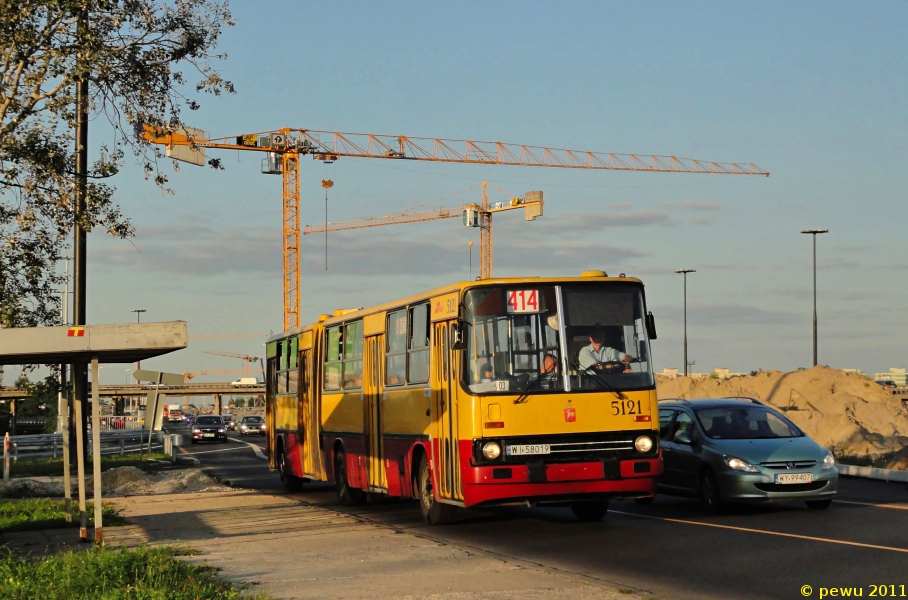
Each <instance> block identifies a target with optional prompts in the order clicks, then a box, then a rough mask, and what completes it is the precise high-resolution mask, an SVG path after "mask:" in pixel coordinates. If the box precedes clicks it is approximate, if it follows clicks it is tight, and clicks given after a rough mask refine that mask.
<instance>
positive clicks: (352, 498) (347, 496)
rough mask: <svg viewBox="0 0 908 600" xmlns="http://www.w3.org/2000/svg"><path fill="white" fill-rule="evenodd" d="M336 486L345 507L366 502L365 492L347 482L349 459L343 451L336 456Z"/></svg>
mask: <svg viewBox="0 0 908 600" xmlns="http://www.w3.org/2000/svg"><path fill="white" fill-rule="evenodd" d="M334 484H335V485H336V486H337V497H338V498H340V501H341V504H343V505H344V506H356V505H357V504H362V503H363V502H365V501H366V494H365V492H363V491H362V490H361V489H359V488H355V487H351V486H350V483H349V482H348V481H347V457H346V455H344V451H343V450H339V451H338V452H337V453H336V454H335V455H334Z"/></svg>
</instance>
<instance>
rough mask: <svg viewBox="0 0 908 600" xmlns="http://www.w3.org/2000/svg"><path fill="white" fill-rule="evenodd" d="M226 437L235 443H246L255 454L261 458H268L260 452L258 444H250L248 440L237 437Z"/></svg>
mask: <svg viewBox="0 0 908 600" xmlns="http://www.w3.org/2000/svg"><path fill="white" fill-rule="evenodd" d="M227 439H228V440H230V441H231V442H236V443H237V444H246V445H247V446H249V447H250V448H252V451H253V452H255V455H256V456H258V457H259V458H261V459H262V460H268V457H267V456H265V455H264V454H263V453H262V448H261V447H260V446H259V445H258V444H251V443H249V442H244V441H243V440H237V439H234V438H231V437H229V438H227Z"/></svg>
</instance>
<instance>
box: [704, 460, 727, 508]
mask: <svg viewBox="0 0 908 600" xmlns="http://www.w3.org/2000/svg"><path fill="white" fill-rule="evenodd" d="M700 504H702V505H703V508H704V509H705V510H706V511H707V512H711V513H715V512H718V511H719V510H720V509H721V508H722V497H721V496H720V495H719V482H718V481H716V476H715V475H713V472H712V471H709V470H705V471H703V474H702V475H700Z"/></svg>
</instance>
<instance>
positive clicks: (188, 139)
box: [136, 124, 769, 331]
mask: <svg viewBox="0 0 908 600" xmlns="http://www.w3.org/2000/svg"><path fill="white" fill-rule="evenodd" d="M136 132H137V135H138V136H139V137H141V138H142V139H144V140H145V141H147V142H150V143H152V144H160V145H163V146H165V147H166V155H167V156H168V157H170V158H173V159H174V160H182V161H185V162H189V163H192V164H195V165H204V164H205V150H206V149H209V148H210V149H218V150H244V151H253V152H264V153H266V157H265V158H264V159H263V160H262V173H266V174H273V175H281V176H282V177H283V188H282V189H283V253H284V274H283V288H284V300H283V304H284V330H285V331H287V330H289V329H294V328H296V327H299V325H300V320H299V310H300V267H299V265H300V260H299V240H300V237H299V236H300V228H299V210H300V184H299V159H300V156H311V157H312V159H313V160H321V161H323V162H326V163H333V162H334V161H336V160H338V159H340V158H342V157H357V158H382V159H391V160H420V161H429V162H443V163H461V164H480V165H510V166H525V167H548V168H556V169H594V170H605V171H635V172H646V173H698V174H705V175H764V176H769V172H768V171H764V170H762V169H760V168H759V167H757V166H756V165H755V164H753V163H728V162H725V163H723V162H715V161H704V160H699V159H692V158H682V157H678V156H663V155H656V154H626V153H612V152H609V153H606V152H590V151H582V150H567V149H564V148H554V147H546V146H529V145H525V144H512V143H505V142H485V141H473V140H464V139H446V138H425V137H412V136H406V135H385V134H374V133H351V132H340V131H322V130H317V129H301V128H290V127H285V128H282V129H276V130H271V131H263V132H260V133H251V134H242V135H238V136H228V137H220V138H208V137H206V136H205V134H204V133H203V132H201V131H199V130H197V129H192V128H189V127H184V128H179V129H177V130H166V129H162V128H155V127H151V126H149V125H147V124H139V125H138V126H137V128H136ZM484 208H488V207H487V206H485V207H484ZM482 219H483V223H482V224H481V234H480V237H481V239H482V240H485V242H486V244H487V246H486V247H487V248H489V249H490V253H489V254H488V256H487V257H486V256H485V255H483V259H482V261H483V262H482V265H481V268H480V274H481V275H482V273H483V268H484V267H483V266H487V267H488V268H487V271H486V272H487V273H488V274H491V264H492V257H491V244H492V218H491V214H490V213H483V217H482ZM486 259H487V260H486Z"/></svg>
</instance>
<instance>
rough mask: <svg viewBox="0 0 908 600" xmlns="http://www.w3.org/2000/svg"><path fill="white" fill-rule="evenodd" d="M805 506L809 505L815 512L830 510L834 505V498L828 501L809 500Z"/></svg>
mask: <svg viewBox="0 0 908 600" xmlns="http://www.w3.org/2000/svg"><path fill="white" fill-rule="evenodd" d="M805 504H807V508H811V509H813V510H823V509H826V508H829V505H830V504H832V498H828V499H826V500H807V501H806V502H805Z"/></svg>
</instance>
